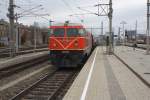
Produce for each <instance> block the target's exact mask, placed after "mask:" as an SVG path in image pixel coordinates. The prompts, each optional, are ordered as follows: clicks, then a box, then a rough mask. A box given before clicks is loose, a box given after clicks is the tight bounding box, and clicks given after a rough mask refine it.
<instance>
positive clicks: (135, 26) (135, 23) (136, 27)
mask: <svg viewBox="0 0 150 100" xmlns="http://www.w3.org/2000/svg"><path fill="white" fill-rule="evenodd" d="M137 24H138V22H137V20H136V23H135V44H137Z"/></svg>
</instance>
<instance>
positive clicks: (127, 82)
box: [63, 47, 150, 100]
mask: <svg viewBox="0 0 150 100" xmlns="http://www.w3.org/2000/svg"><path fill="white" fill-rule="evenodd" d="M105 51H106V50H105V48H104V47H97V48H96V49H95V50H94V52H93V53H92V55H91V56H90V58H89V59H88V61H87V62H86V64H85V65H84V67H83V68H82V70H81V72H80V73H79V75H78V76H77V78H76V79H75V81H74V83H73V84H72V86H71V87H70V89H69V90H68V92H67V93H66V95H65V96H64V98H63V100H150V88H149V87H148V86H146V85H145V84H144V83H143V82H142V81H141V80H140V79H139V78H138V77H137V76H136V75H135V74H134V73H133V72H132V71H130V70H129V69H128V68H127V67H126V66H125V65H124V64H123V63H122V62H121V61H120V60H119V59H118V58H117V57H116V56H114V55H106V53H105ZM133 63H134V62H133Z"/></svg>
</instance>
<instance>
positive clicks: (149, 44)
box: [146, 0, 150, 54]
mask: <svg viewBox="0 0 150 100" xmlns="http://www.w3.org/2000/svg"><path fill="white" fill-rule="evenodd" d="M149 8H150V2H149V0H147V31H146V33H147V50H146V54H149V51H150V40H149V37H150V36H149V35H150V33H149V32H150V30H149V29H150V25H149V17H150V9H149Z"/></svg>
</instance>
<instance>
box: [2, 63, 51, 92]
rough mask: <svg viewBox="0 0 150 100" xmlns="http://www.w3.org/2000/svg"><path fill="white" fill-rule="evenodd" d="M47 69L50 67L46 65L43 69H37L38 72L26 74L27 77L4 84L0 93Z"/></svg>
mask: <svg viewBox="0 0 150 100" xmlns="http://www.w3.org/2000/svg"><path fill="white" fill-rule="evenodd" d="M49 67H50V66H49V65H48V66H46V67H43V68H41V69H39V70H36V71H34V72H32V73H30V74H28V75H25V76H23V77H21V78H19V79H16V80H14V81H12V82H10V83H8V84H6V85H3V86H0V91H3V90H5V89H7V88H9V87H12V86H14V85H16V84H17V83H19V82H21V81H23V80H25V79H27V78H29V77H32V76H33V75H35V74H37V73H39V72H41V71H43V70H45V69H47V68H49Z"/></svg>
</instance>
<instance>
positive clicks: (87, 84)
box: [80, 48, 98, 100]
mask: <svg viewBox="0 0 150 100" xmlns="http://www.w3.org/2000/svg"><path fill="white" fill-rule="evenodd" d="M97 51H98V48H97V49H96V53H95V55H94V60H93V62H92V66H91V69H90V72H89V75H88V77H87V80H86V83H85V86H84V90H83V93H82V95H81V98H80V100H85V97H86V93H87V90H88V87H89V83H90V80H91V76H92V72H93V69H94V65H95V59H96V55H97Z"/></svg>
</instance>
